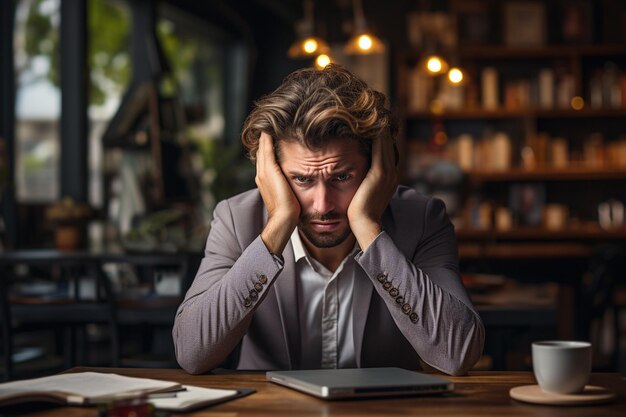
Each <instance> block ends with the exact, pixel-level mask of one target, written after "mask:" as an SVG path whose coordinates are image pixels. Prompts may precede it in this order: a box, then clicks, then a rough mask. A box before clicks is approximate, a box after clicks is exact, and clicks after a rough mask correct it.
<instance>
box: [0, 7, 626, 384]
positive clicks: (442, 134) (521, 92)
mask: <svg viewBox="0 0 626 417" xmlns="http://www.w3.org/2000/svg"><path fill="white" fill-rule="evenodd" d="M0 5H1V6H0V7H1V10H0V20H1V21H0V192H1V194H0V268H1V271H2V272H1V274H2V275H1V277H0V287H1V290H2V293H1V296H0V302H1V303H2V304H1V305H0V314H1V318H2V324H1V330H2V332H1V333H0V339H1V343H2V350H1V351H0V354H1V355H2V365H0V366H1V367H0V371H1V372H0V374H1V375H2V376H3V378H4V379H14V378H18V377H23V376H32V375H40V374H46V373H51V372H54V371H55V370H59V369H65V368H67V367H71V366H75V365H105V366H110V365H115V366H117V365H123V366H146V367H159V366H160V367H167V366H177V365H176V362H175V359H174V356H173V347H172V342H171V336H170V331H171V325H172V323H173V317H174V312H175V309H176V306H177V305H178V303H179V302H180V300H181V298H182V297H183V296H184V292H185V290H186V288H187V287H188V286H189V284H190V283H191V280H192V279H193V277H194V274H195V271H196V269H197V265H198V262H199V259H200V258H201V256H202V249H203V245H204V242H205V239H206V235H207V233H208V230H209V224H210V221H211V217H212V210H213V208H214V206H215V204H216V203H217V202H218V201H219V200H221V199H224V198H227V197H229V196H232V195H234V194H237V193H239V192H241V191H244V190H246V189H249V188H252V187H254V166H253V165H252V164H251V163H250V162H249V161H248V160H247V158H246V155H245V154H244V151H243V149H242V147H241V145H240V138H239V135H240V132H241V127H242V123H243V120H244V119H245V117H246V115H247V114H248V112H249V111H250V109H251V108H252V105H253V102H254V100H256V99H258V98H260V97H261V96H262V95H264V94H267V93H269V92H271V91H272V90H274V89H275V88H276V87H277V86H278V85H279V84H280V83H281V81H282V80H283V78H284V77H285V76H286V75H287V74H289V73H290V72H292V71H294V70H296V69H298V68H303V67H311V66H313V67H317V68H323V67H324V66H325V65H327V64H328V63H330V62H336V63H339V64H342V65H345V66H346V67H347V68H348V69H350V70H351V71H353V72H354V73H356V74H358V75H359V76H360V77H361V78H363V79H364V80H366V81H367V82H368V83H369V84H370V85H371V86H372V87H373V88H375V89H377V90H379V91H382V92H383V93H385V94H386V95H387V96H388V97H389V105H390V106H391V108H392V109H393V110H394V111H395V112H396V114H397V115H398V117H399V119H400V126H401V129H400V135H399V137H398V146H399V148H400V150H401V152H400V154H401V163H400V167H401V183H402V184H404V185H407V186H410V187H414V188H415V189H417V190H418V191H420V192H422V193H425V194H428V195H433V196H436V197H439V198H441V199H442V200H444V202H445V203H446V207H447V210H448V213H449V215H450V217H451V218H452V219H453V222H454V224H455V227H456V232H457V239H458V243H459V255H460V261H461V270H462V277H463V281H464V283H465V285H466V287H467V288H468V290H469V292H470V294H471V297H472V299H473V300H474V302H475V304H476V305H477V306H478V307H479V311H480V313H481V315H482V317H483V320H484V322H485V325H486V327H487V344H486V348H485V354H484V357H483V358H482V359H481V361H480V362H479V364H477V369H492V370H528V369H530V368H531V362H530V343H531V342H532V341H535V340H540V339H576V340H590V341H592V342H593V346H594V370H597V371H601V370H604V371H619V372H622V373H625V372H626V279H625V275H626V265H625V261H624V259H626V257H625V256H624V255H625V254H624V252H625V249H626V224H625V223H624V202H625V201H626V181H625V180H626V129H625V128H624V126H626V29H625V28H626V3H625V2H623V1H621V0H601V1H591V0H504V1H497V0H440V1H437V0H430V1H427V0H421V1H420V0H397V1H392V2H377V1H373V0H315V1H314V0H233V1H225V0H207V1H204V2H196V1H191V0H161V1H156V0H73V1H70V0H0Z"/></svg>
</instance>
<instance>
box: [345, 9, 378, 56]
mask: <svg viewBox="0 0 626 417" xmlns="http://www.w3.org/2000/svg"><path fill="white" fill-rule="evenodd" d="M352 14H353V16H354V29H353V36H352V37H351V38H350V39H349V40H348V42H347V43H346V46H345V48H344V52H345V53H346V54H348V55H369V54H379V53H382V52H384V51H385V44H383V42H382V41H381V40H380V38H378V37H377V36H375V35H374V34H373V33H371V32H370V31H369V30H368V28H367V23H366V21H365V14H364V13H363V3H362V1H361V0H352Z"/></svg>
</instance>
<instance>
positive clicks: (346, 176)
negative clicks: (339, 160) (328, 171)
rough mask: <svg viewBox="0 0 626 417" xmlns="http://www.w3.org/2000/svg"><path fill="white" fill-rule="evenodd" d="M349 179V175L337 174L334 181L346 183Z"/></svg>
mask: <svg viewBox="0 0 626 417" xmlns="http://www.w3.org/2000/svg"><path fill="white" fill-rule="evenodd" d="M349 179H350V174H339V175H337V176H336V177H335V180H337V181H340V182H343V181H348V180H349Z"/></svg>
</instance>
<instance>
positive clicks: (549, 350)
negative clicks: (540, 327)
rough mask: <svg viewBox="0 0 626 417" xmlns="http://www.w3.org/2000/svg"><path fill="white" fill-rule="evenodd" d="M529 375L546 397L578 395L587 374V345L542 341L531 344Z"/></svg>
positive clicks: (572, 342) (587, 377) (588, 351)
mask: <svg viewBox="0 0 626 417" xmlns="http://www.w3.org/2000/svg"><path fill="white" fill-rule="evenodd" d="M532 355H533V371H534V373H535V378H537V382H538V383H539V386H540V387H541V389H542V390H543V391H545V392H549V393H557V394H574V393H577V392H582V391H583V389H584V388H585V385H586V384H587V382H588V381H589V375H590V374H591V343H589V342H575V341H545V342H534V343H533V344H532Z"/></svg>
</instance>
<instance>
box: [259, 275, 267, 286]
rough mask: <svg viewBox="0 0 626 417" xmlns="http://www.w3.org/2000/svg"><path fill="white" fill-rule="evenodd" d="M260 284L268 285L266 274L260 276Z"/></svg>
mask: <svg viewBox="0 0 626 417" xmlns="http://www.w3.org/2000/svg"><path fill="white" fill-rule="evenodd" d="M259 282H260V283H261V284H266V283H267V275H265V274H262V275H259Z"/></svg>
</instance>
